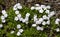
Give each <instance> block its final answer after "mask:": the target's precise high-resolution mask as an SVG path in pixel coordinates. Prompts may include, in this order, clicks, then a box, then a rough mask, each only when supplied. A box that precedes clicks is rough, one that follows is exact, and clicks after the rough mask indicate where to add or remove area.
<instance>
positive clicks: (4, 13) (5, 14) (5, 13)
mask: <svg viewBox="0 0 60 37" xmlns="http://www.w3.org/2000/svg"><path fill="white" fill-rule="evenodd" d="M2 14H3V15H2V16H1V20H2V23H5V22H6V20H5V18H7V16H8V14H7V12H6V11H5V10H2Z"/></svg>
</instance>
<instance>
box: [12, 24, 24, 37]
mask: <svg viewBox="0 0 60 37" xmlns="http://www.w3.org/2000/svg"><path fill="white" fill-rule="evenodd" d="M17 29H18V32H17V34H16V35H17V36H20V35H21V33H22V32H23V31H24V30H23V29H21V25H20V24H18V25H17ZM14 32H15V31H14V30H12V31H11V34H13V33H14Z"/></svg>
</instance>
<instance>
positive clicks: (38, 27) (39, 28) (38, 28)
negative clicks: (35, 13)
mask: <svg viewBox="0 0 60 37" xmlns="http://www.w3.org/2000/svg"><path fill="white" fill-rule="evenodd" d="M36 29H37V30H41V31H43V30H44V28H43V27H40V26H37V27H36Z"/></svg>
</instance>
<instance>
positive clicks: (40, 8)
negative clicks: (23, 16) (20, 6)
mask: <svg viewBox="0 0 60 37" xmlns="http://www.w3.org/2000/svg"><path fill="white" fill-rule="evenodd" d="M34 9H35V10H38V11H39V13H43V12H44V10H46V13H49V10H47V9H50V6H45V5H39V4H35V6H32V7H31V10H34Z"/></svg>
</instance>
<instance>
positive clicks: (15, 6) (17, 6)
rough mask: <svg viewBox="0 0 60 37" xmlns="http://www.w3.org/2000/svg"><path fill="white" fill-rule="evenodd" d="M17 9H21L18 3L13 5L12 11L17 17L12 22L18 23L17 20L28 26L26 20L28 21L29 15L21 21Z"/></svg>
mask: <svg viewBox="0 0 60 37" xmlns="http://www.w3.org/2000/svg"><path fill="white" fill-rule="evenodd" d="M17 9H22V6H21V4H20V3H17V4H16V5H14V7H13V10H16V11H15V14H16V15H17V16H16V17H15V18H14V20H15V21H18V20H19V21H22V22H23V23H26V24H28V19H29V16H30V14H29V13H27V14H26V17H25V19H23V18H22V16H21V14H20V13H19V11H18V10H17Z"/></svg>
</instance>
